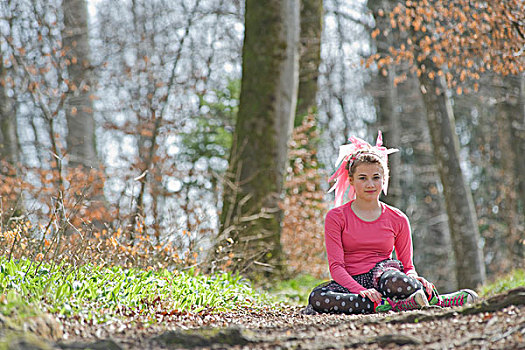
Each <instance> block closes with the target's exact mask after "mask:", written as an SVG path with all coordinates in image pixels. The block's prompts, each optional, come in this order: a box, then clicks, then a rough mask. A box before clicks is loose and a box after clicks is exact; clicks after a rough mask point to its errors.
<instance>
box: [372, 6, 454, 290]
mask: <svg viewBox="0 0 525 350" xmlns="http://www.w3.org/2000/svg"><path fill="white" fill-rule="evenodd" d="M397 3H398V1H388V0H370V1H368V7H369V9H370V10H371V11H372V14H373V16H374V20H375V23H376V27H375V29H379V30H380V31H381V32H382V33H383V32H385V31H392V34H391V35H389V36H387V37H385V36H383V35H379V36H377V37H376V39H375V46H376V50H377V52H378V53H380V54H388V53H389V50H388V49H389V47H390V46H392V45H393V44H394V41H395V39H394V38H396V37H399V36H400V35H401V33H398V32H397V31H396V30H395V29H392V28H391V25H390V20H389V18H388V16H380V15H379V12H380V11H383V12H384V13H390V12H391V11H392V9H393V7H394V6H395V5H396V4H397ZM393 37H394V38H393ZM408 68H409V67H406V66H399V65H391V66H389V67H388V69H387V71H386V72H387V73H388V74H387V75H386V76H385V75H384V74H383V73H382V72H378V74H377V75H375V76H373V77H372V82H371V83H369V84H368V89H369V90H370V92H371V94H372V96H374V99H375V102H376V103H375V104H376V113H377V124H378V127H379V129H381V130H383V131H384V138H385V140H387V141H388V144H389V145H391V146H394V147H399V148H401V149H402V150H403V152H402V154H400V155H398V156H394V157H391V159H389V163H390V164H389V165H390V184H389V187H388V196H386V197H385V198H384V201H385V202H387V203H389V204H392V205H394V206H396V207H399V208H402V209H403V210H404V211H405V212H406V213H407V214H408V216H409V217H410V222H411V226H412V234H413V242H414V263H415V265H416V268H417V271H418V273H419V274H420V275H422V276H424V277H426V278H427V279H429V280H430V281H432V283H434V284H435V285H436V287H437V288H438V290H440V291H450V290H453V289H455V288H456V279H455V273H454V269H453V265H454V264H453V259H451V258H453V256H452V254H451V252H450V251H451V244H450V233H449V230H448V224H447V216H446V213H445V209H444V205H443V198H442V197H443V195H442V193H441V192H439V191H438V188H439V185H438V183H439V177H438V176H437V175H436V173H435V170H436V166H435V161H434V156H433V154H432V147H431V145H430V143H429V141H428V140H429V138H430V136H429V130H428V125H427V121H426V118H425V107H424V104H423V100H422V97H421V93H420V91H419V81H418V80H417V77H415V76H412V75H410V76H408V78H407V80H406V81H404V82H402V83H400V84H395V83H394V79H395V77H396V74H397V71H407V70H408ZM402 157H403V158H404V159H403V161H401V159H402Z"/></svg>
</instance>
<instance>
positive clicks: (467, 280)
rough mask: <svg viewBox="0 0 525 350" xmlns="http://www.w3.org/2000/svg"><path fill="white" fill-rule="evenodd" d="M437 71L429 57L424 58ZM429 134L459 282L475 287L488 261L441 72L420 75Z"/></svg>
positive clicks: (429, 66) (482, 275)
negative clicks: (433, 74) (461, 159)
mask: <svg viewBox="0 0 525 350" xmlns="http://www.w3.org/2000/svg"><path fill="white" fill-rule="evenodd" d="M422 63H423V64H424V65H425V66H426V67H427V69H430V70H434V71H437V69H436V67H435V66H434V64H433V62H432V61H431V60H430V59H427V60H424V61H423V62H422ZM419 81H420V84H421V91H422V92H423V101H424V102H425V107H426V115H427V119H428V125H429V129H430V137H431V140H432V145H433V148H434V156H435V158H436V161H437V164H438V172H439V176H440V178H441V183H442V184H443V193H444V195H445V203H446V208H447V214H448V222H449V227H450V234H451V237H452V244H453V249H454V253H455V258H456V277H457V279H458V286H459V287H460V288H463V287H470V288H473V287H476V286H478V285H479V284H481V283H483V282H484V281H485V265H484V259H483V251H482V249H481V242H480V238H479V237H480V235H479V229H478V224H477V215H476V212H475V210H474V202H473V199H472V194H471V192H470V189H469V188H468V186H467V183H466V182H465V179H464V177H463V172H462V170H461V166H460V159H459V141H458V137H457V134H456V126H455V120H454V113H453V110H452V105H451V102H450V100H449V98H448V96H447V94H446V91H447V86H446V83H445V82H444V79H443V78H442V77H441V76H437V77H436V78H435V79H434V80H432V79H430V78H429V77H428V75H427V74H426V73H423V74H421V75H420V78H419Z"/></svg>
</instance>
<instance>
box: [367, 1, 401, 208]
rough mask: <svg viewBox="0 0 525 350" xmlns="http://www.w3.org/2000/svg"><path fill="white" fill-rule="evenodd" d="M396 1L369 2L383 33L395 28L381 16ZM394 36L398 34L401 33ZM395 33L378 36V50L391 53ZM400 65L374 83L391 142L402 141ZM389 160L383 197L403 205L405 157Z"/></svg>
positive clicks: (379, 117)
mask: <svg viewBox="0 0 525 350" xmlns="http://www.w3.org/2000/svg"><path fill="white" fill-rule="evenodd" d="M396 4H397V1H388V0H370V1H368V8H369V9H370V10H371V11H372V14H373V15H374V20H375V22H376V29H379V30H380V31H381V32H384V31H385V30H391V29H390V20H389V19H388V18H387V17H385V16H380V15H379V11H380V10H381V11H384V12H386V13H390V12H391V11H392V8H393V7H394V6H395V5H396ZM393 35H395V36H396V37H397V36H399V33H395V34H393ZM393 35H390V36H388V37H385V36H382V35H381V36H378V38H379V40H374V43H375V46H376V50H377V53H379V54H388V49H389V48H390V46H392V45H393V40H394V39H393ZM397 68H398V67H397V66H396V65H393V64H392V65H390V66H389V67H388V68H387V69H385V71H382V72H378V74H377V75H376V76H374V77H373V83H372V84H370V86H372V87H373V90H374V93H373V95H374V97H375V102H376V110H377V124H378V127H379V129H380V130H382V131H383V133H384V138H385V140H387V141H388V144H389V145H400V144H401V131H400V119H401V115H400V113H399V109H400V104H399V103H400V102H399V96H398V87H397V86H396V84H394V79H395V77H396V70H397ZM388 162H389V163H390V164H389V165H390V183H389V186H388V196H387V197H385V198H384V199H383V200H384V201H385V202H387V203H389V204H391V205H395V206H399V205H400V202H401V183H400V171H401V157H400V156H399V155H397V156H394V157H390V158H389V160H388Z"/></svg>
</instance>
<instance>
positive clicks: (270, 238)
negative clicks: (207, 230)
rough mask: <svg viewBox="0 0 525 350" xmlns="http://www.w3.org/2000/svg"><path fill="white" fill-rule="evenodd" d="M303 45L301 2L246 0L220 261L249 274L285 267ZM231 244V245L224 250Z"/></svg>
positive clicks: (297, 0) (218, 251) (217, 259)
mask: <svg viewBox="0 0 525 350" xmlns="http://www.w3.org/2000/svg"><path fill="white" fill-rule="evenodd" d="M298 42H299V0H290V1H280V0H271V1H264V2H262V1H259V0H248V1H247V2H246V15H245V38H244V47H243V72H242V75H243V77H242V87H241V96H240V106H239V113H238V120H237V125H236V128H235V134H234V144H233V147H232V151H231V155H230V166H229V173H230V174H232V176H231V179H229V180H230V181H229V182H227V184H226V186H225V193H224V200H223V211H222V214H221V224H222V233H223V234H222V236H221V237H220V239H219V243H218V244H217V255H216V256H215V258H216V261H219V263H220V262H221V261H222V262H223V263H226V265H228V264H231V263H233V266H232V267H233V268H234V269H235V270H238V271H244V270H246V269H248V270H249V271H250V272H251V273H252V275H257V274H258V272H260V271H261V270H263V271H265V272H278V271H280V269H281V264H282V248H281V244H280V232H281V226H280V223H281V211H280V210H279V207H278V203H279V201H280V198H281V192H282V187H283V181H284V178H283V175H284V170H285V164H286V160H287V159H286V158H287V149H288V147H287V142H288V140H289V138H290V135H291V131H292V125H293V120H294V114H295V108H296V101H297V88H298V67H299V55H298ZM227 238H229V239H228V240H226V239H227ZM228 241H229V242H233V244H231V245H230V247H229V248H228V249H226V248H225V242H228ZM221 258H224V259H225V260H221Z"/></svg>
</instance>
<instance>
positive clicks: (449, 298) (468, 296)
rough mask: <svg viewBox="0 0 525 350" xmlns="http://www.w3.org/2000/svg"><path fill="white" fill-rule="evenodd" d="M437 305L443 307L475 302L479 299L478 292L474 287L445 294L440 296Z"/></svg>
mask: <svg viewBox="0 0 525 350" xmlns="http://www.w3.org/2000/svg"><path fill="white" fill-rule="evenodd" d="M439 299H441V300H439V302H438V303H437V305H439V306H441V307H452V306H463V305H467V304H472V303H475V302H476V301H477V300H478V294H477V293H476V292H474V291H473V290H472V289H461V290H459V291H457V292H454V293H449V294H443V295H440V296H439Z"/></svg>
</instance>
